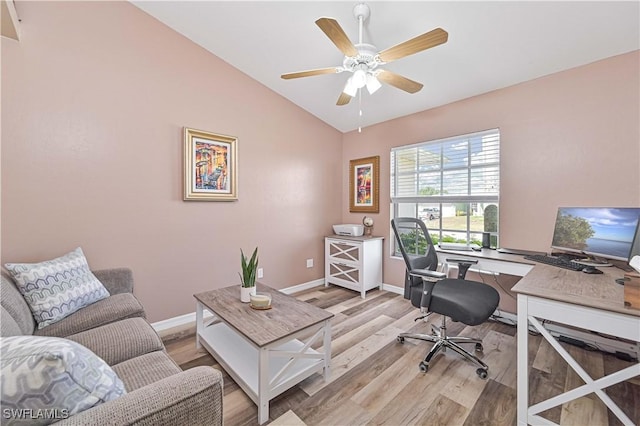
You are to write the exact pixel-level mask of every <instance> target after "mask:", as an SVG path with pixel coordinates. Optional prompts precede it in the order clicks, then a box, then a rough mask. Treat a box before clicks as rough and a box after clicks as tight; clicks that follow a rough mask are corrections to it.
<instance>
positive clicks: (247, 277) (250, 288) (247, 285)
mask: <svg viewBox="0 0 640 426" xmlns="http://www.w3.org/2000/svg"><path fill="white" fill-rule="evenodd" d="M240 265H241V266H242V273H239V272H238V274H239V275H240V283H241V286H242V287H241V288H240V301H241V302H244V303H249V302H250V301H251V295H252V294H256V275H257V273H258V247H256V248H255V250H254V251H253V254H252V255H251V259H250V260H248V261H247V256H245V255H244V252H243V251H242V249H240Z"/></svg>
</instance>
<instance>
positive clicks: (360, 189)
mask: <svg viewBox="0 0 640 426" xmlns="http://www.w3.org/2000/svg"><path fill="white" fill-rule="evenodd" d="M349 211H350V212H368V213H378V212H379V211H380V156H375V157H366V158H359V159H357V160H351V161H349Z"/></svg>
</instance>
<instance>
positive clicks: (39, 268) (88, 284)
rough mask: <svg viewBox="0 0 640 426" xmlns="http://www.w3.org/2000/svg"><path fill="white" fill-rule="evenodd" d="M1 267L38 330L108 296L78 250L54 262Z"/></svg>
mask: <svg viewBox="0 0 640 426" xmlns="http://www.w3.org/2000/svg"><path fill="white" fill-rule="evenodd" d="M4 266H5V268H7V270H8V271H9V273H10V274H11V276H12V277H13V279H14V280H15V282H16V284H17V287H18V290H20V293H22V296H23V297H24V299H25V300H26V301H27V304H28V305H29V307H30V308H31V311H32V312H33V317H34V318H35V320H36V322H37V323H38V328H39V329H40V328H43V327H46V326H47V325H49V324H53V323H55V322H58V321H60V320H61V319H63V318H66V317H68V316H69V315H71V314H72V313H74V312H76V311H78V310H79V309H82V308H84V307H85V306H88V305H90V304H92V303H95V302H97V301H98V300H102V299H104V298H106V297H109V292H108V291H107V289H106V288H104V285H102V283H101V282H100V281H99V280H98V279H97V278H96V277H95V275H93V273H92V272H91V270H90V269H89V264H88V263H87V259H86V258H85V257H84V253H83V252H82V249H81V248H80V247H78V248H77V249H75V250H74V251H72V252H70V253H67V254H65V255H64V256H62V257H59V258H57V259H53V260H47V261H45V262H40V263H7V264H5V265H4Z"/></svg>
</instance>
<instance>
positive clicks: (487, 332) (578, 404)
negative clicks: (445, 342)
mask: <svg viewBox="0 0 640 426" xmlns="http://www.w3.org/2000/svg"><path fill="white" fill-rule="evenodd" d="M295 296H296V297H297V298H298V299H300V300H304V301H307V302H309V303H312V304H314V305H316V306H319V307H321V308H324V309H326V310H328V311H330V312H332V313H333V314H335V317H334V318H333V320H332V375H331V379H330V381H329V382H328V383H325V382H324V381H323V380H322V377H321V376H320V375H314V376H312V377H310V378H309V379H307V380H305V381H303V382H302V383H300V384H299V385H297V386H295V387H293V388H291V389H290V390H288V391H286V392H285V393H283V394H282V395H280V396H279V397H277V398H276V399H274V400H273V401H271V405H270V420H271V424H272V425H308V426H311V425H515V424H516V328H515V327H514V326H510V325H506V324H503V323H499V322H495V321H489V322H487V323H485V324H482V325H480V326H476V327H466V326H464V324H460V323H454V322H450V321H449V322H448V326H449V327H448V333H449V334H450V335H456V334H459V335H465V336H473V337H480V338H482V339H483V344H484V355H483V359H484V361H485V362H486V363H487V364H488V365H489V368H490V369H489V377H488V379H487V380H482V379H480V378H479V377H478V376H477V375H476V373H475V371H476V368H475V367H474V366H473V365H472V364H471V363H469V362H467V361H465V360H463V359H462V358H461V357H460V356H459V355H457V354H455V353H454V352H452V351H448V352H446V353H444V354H441V355H438V356H436V358H434V360H433V361H432V364H431V367H430V369H429V372H428V373H426V374H423V373H421V372H420V371H419V370H418V363H419V362H420V361H421V360H422V359H423V358H424V356H425V355H426V353H427V351H428V349H429V348H430V347H431V344H430V343H427V342H420V341H415V340H410V339H407V340H406V341H405V343H404V344H399V343H397V342H396V336H397V335H398V334H399V333H401V332H405V331H413V332H420V333H430V324H431V323H435V324H436V325H439V324H440V317H439V315H435V314H434V315H431V316H430V317H429V318H428V319H427V321H426V322H425V321H418V322H415V321H414V319H415V318H416V317H417V316H418V314H419V311H418V310H417V309H415V308H413V307H412V306H411V304H410V303H409V301H407V300H405V299H403V298H402V296H400V295H397V294H394V293H389V292H384V291H378V290H374V291H370V292H368V293H367V297H366V299H365V300H362V299H361V298H360V294H359V293H356V292H353V291H350V290H346V289H342V288H339V287H334V286H330V287H328V288H325V287H316V288H313V289H310V290H307V291H304V292H300V293H297V294H296V295H295ZM529 339H530V344H529V351H530V352H529V353H530V355H529V359H530V365H531V369H530V378H529V380H530V382H529V383H530V392H529V393H530V398H531V401H532V403H536V402H539V401H542V400H544V399H547V398H549V397H550V396H553V395H557V394H558V393H560V392H563V391H565V390H569V389H572V388H575V387H577V386H579V385H582V384H583V382H582V380H581V379H580V378H579V377H578V376H577V374H575V373H574V372H573V370H572V369H571V368H570V367H569V366H568V365H567V364H566V363H565V362H564V361H563V360H562V359H561V358H560V356H559V355H557V354H556V353H555V351H554V350H553V348H551V346H550V345H549V344H548V343H546V341H545V340H544V339H543V338H542V337H540V336H530V337H529ZM165 343H166V346H167V350H168V352H169V355H171V357H172V358H173V359H174V360H175V361H176V362H177V363H178V364H179V365H180V366H181V367H182V368H183V369H188V368H191V367H194V366H197V365H211V366H213V367H216V368H218V369H220V370H221V371H223V373H224V370H222V369H221V368H220V366H219V365H218V364H217V363H216V362H215V360H214V359H213V358H212V357H211V356H210V355H209V354H208V353H207V352H206V351H205V350H204V349H201V350H196V349H195V338H194V335H193V334H189V333H188V334H187V335H186V336H182V337H180V338H175V339H172V340H167V341H166V342H165ZM565 348H567V350H568V351H569V352H570V353H571V354H572V356H573V357H574V358H575V359H576V360H578V361H579V362H581V364H582V366H583V368H585V370H586V371H587V372H588V373H589V374H590V375H591V376H592V377H594V378H599V377H602V376H603V375H604V374H609V373H611V372H613V371H618V370H620V369H622V368H624V367H626V366H628V365H630V364H629V363H628V362H626V361H622V360H619V359H618V358H616V357H614V356H612V355H608V354H603V353H600V352H594V351H587V350H584V349H580V348H577V347H574V346H569V345H565ZM471 349H472V348H471ZM224 381H225V382H224V402H223V404H224V424H225V425H227V426H233V425H256V424H257V409H256V406H255V405H254V404H253V403H252V402H251V400H250V399H249V398H248V397H247V396H246V395H245V394H244V392H243V391H242V390H241V389H240V388H239V387H238V385H237V384H236V383H234V382H233V380H232V379H231V378H230V377H229V376H228V375H227V374H226V373H224ZM607 393H608V394H609V396H610V397H611V398H612V399H613V400H614V401H615V402H616V403H617V404H618V405H619V406H620V407H622V409H623V410H624V411H625V413H627V415H628V416H629V417H630V418H631V419H636V420H640V377H636V378H634V379H632V380H629V381H627V382H624V383H620V384H618V385H615V386H612V387H610V388H608V389H607ZM544 415H545V417H546V418H548V419H549V420H552V421H554V422H556V423H562V424H573V425H619V424H621V423H620V422H619V421H618V420H617V418H616V417H615V416H614V415H613V414H611V413H610V412H609V411H608V409H607V407H606V406H605V405H604V403H603V402H602V401H601V400H600V399H599V398H598V397H597V396H595V395H593V394H591V395H589V396H587V397H583V398H580V399H578V400H576V401H573V402H570V403H568V404H565V405H564V406H562V407H556V408H554V409H551V410H549V411H547V412H546V413H544Z"/></svg>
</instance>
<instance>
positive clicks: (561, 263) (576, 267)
mask: <svg viewBox="0 0 640 426" xmlns="http://www.w3.org/2000/svg"><path fill="white" fill-rule="evenodd" d="M524 258H525V259H527V260H533V261H536V262H540V263H546V264H547V265H552V266H557V267H558V268H564V269H571V270H572V271H582V270H583V269H584V268H585V265H581V264H579V263H576V262H572V261H570V260H565V259H561V258H559V257H554V256H547V255H545V254H530V255H526V256H525V257H524Z"/></svg>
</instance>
